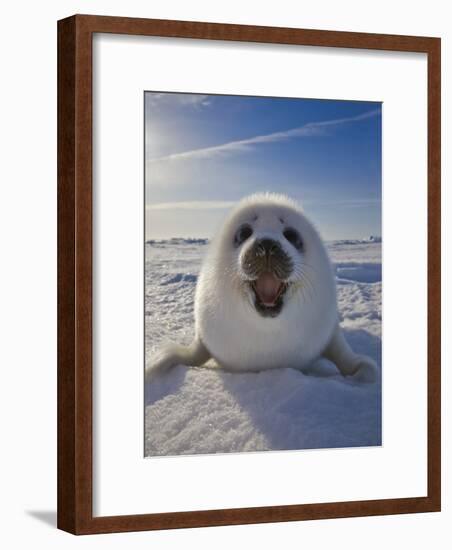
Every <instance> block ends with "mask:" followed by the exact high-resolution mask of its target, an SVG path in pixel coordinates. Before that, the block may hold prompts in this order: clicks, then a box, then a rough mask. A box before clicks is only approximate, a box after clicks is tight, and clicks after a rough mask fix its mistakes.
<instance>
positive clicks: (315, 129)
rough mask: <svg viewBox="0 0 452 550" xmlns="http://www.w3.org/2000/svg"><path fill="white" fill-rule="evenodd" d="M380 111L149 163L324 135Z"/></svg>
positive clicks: (232, 142)
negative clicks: (335, 128)
mask: <svg viewBox="0 0 452 550" xmlns="http://www.w3.org/2000/svg"><path fill="white" fill-rule="evenodd" d="M380 113H381V110H380V109H374V110H372V111H367V112H366V113H362V114H360V115H357V116H354V117H348V118H338V119H334V120H323V121H320V122H309V123H307V124H304V125H303V126H298V127H296V128H291V129H290V130H284V131H282V132H273V133H271V134H264V135H260V136H253V137H250V138H247V139H241V140H236V141H229V142H228V143H223V144H221V145H214V146H212V147H204V148H202V149H193V150H191V151H184V152H182V153H174V154H172V155H166V156H164V157H159V158H155V159H149V160H148V161H147V163H148V164H153V163H159V162H173V161H181V160H191V159H208V158H212V157H216V156H224V155H233V154H236V153H243V152H246V151H249V150H251V149H254V148H255V146H257V145H260V144H262V143H274V142H279V141H287V140H290V139H293V138H299V137H308V136H315V135H323V134H324V133H325V130H326V129H328V128H334V127H338V126H342V125H343V124H349V123H353V122H358V121H361V120H365V119H368V118H372V117H375V116H378V115H380Z"/></svg>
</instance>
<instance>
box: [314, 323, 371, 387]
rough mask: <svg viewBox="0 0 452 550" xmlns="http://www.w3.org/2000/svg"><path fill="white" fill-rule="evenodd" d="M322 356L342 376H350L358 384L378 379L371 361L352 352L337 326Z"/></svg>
mask: <svg viewBox="0 0 452 550" xmlns="http://www.w3.org/2000/svg"><path fill="white" fill-rule="evenodd" d="M323 356H324V357H326V358H327V359H329V360H330V361H332V362H333V363H334V364H335V365H336V367H337V368H338V369H339V371H340V372H341V374H342V375H343V376H351V377H352V378H353V379H354V380H357V381H358V382H366V383H369V384H370V383H373V382H375V381H376V380H377V378H378V368H377V365H376V364H375V362H374V361H373V359H371V358H370V357H367V356H366V355H358V354H357V353H355V352H354V351H353V350H352V348H351V347H350V346H349V345H348V342H347V340H346V339H345V337H344V333H343V332H342V329H341V327H340V326H339V324H338V325H337V327H336V329H335V331H334V334H333V336H332V338H331V341H330V343H329V344H328V346H327V347H326V349H325V351H324V352H323Z"/></svg>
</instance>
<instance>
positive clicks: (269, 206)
mask: <svg viewBox="0 0 452 550" xmlns="http://www.w3.org/2000/svg"><path fill="white" fill-rule="evenodd" d="M243 223H247V224H249V225H251V227H252V229H253V235H252V236H251V237H250V238H249V239H248V240H247V241H245V242H244V243H243V245H241V246H240V247H235V246H234V244H233V243H234V235H235V234H236V231H237V229H238V228H239V227H240V226H241V225H242V224H243ZM286 227H292V228H294V229H296V230H297V231H298V232H299V234H300V235H301V237H302V240H303V249H302V251H301V252H300V251H298V250H296V249H295V248H294V247H293V246H292V245H291V244H290V243H289V242H288V241H287V240H286V239H285V237H284V235H283V230H284V229H285V228H286ZM264 237H265V238H271V239H273V240H276V241H278V242H279V243H280V244H281V246H282V247H283V249H284V250H285V252H286V253H287V254H288V255H289V256H290V257H291V259H292V262H293V265H294V270H293V274H292V275H291V276H290V277H289V279H288V282H289V283H290V285H289V288H288V290H287V292H286V294H285V295H284V297H283V300H284V305H283V308H282V310H281V312H280V313H279V315H277V316H276V317H262V316H261V315H259V313H258V312H257V310H256V308H255V307H254V295H253V292H252V290H251V288H250V286H249V284H247V282H246V280H245V279H246V276H245V275H244V273H243V272H242V269H241V258H242V255H243V254H245V253H246V250H247V249H248V248H249V247H250V246H252V245H253V242H254V240H255V239H259V238H264ZM195 325H196V326H195V332H196V336H195V340H194V342H193V343H192V345H191V346H190V348H184V351H183V352H182V350H181V348H180V347H179V348H178V350H179V351H178V353H176V352H175V349H174V347H173V348H171V349H168V352H165V351H163V352H161V353H160V354H159V356H158V358H155V360H154V361H153V366H152V367H151V369H152V372H156V371H157V370H161V369H162V368H168V367H169V366H172V365H174V364H177V363H179V362H184V363H185V364H188V365H200V364H203V363H204V362H205V361H206V360H207V358H208V357H209V356H211V357H213V358H214V359H215V360H216V361H217V363H218V364H219V365H220V366H222V367H224V368H226V369H228V370H234V371H249V370H253V371H254V370H256V371H257V370H264V369H272V368H279V367H293V368H297V369H303V368H305V367H307V366H308V365H309V364H310V363H311V362H312V361H313V360H315V359H317V358H318V357H320V356H321V355H325V356H326V357H328V358H329V359H331V360H332V361H333V362H334V363H335V364H336V365H337V367H338V368H339V370H340V371H341V372H342V373H343V374H344V375H354V376H355V377H356V378H357V379H359V380H364V381H373V380H374V379H375V378H376V367H375V364H374V363H373V361H372V360H371V359H369V358H367V357H362V356H358V355H356V354H355V353H354V352H353V351H352V350H351V348H350V347H349V346H348V344H347V342H346V341H345V338H344V337H343V335H342V331H341V329H340V327H339V324H338V313H337V300H336V285H335V277H334V271H333V269H332V266H331V263H330V261H329V258H328V254H327V251H326V249H325V246H324V245H323V242H322V240H321V238H320V236H319V234H318V233H317V231H316V230H315V228H314V226H313V225H312V224H311V222H310V221H309V220H308V219H307V217H306V216H305V214H304V213H303V211H302V210H301V209H300V207H299V206H297V204H296V203H295V202H293V201H292V200H290V199H289V198H287V197H285V196H282V195H275V194H269V193H267V194H257V195H252V196H250V197H248V198H245V199H243V200H242V201H240V203H239V204H238V205H237V206H236V208H234V210H233V211H232V212H231V213H230V215H229V216H228V218H227V220H226V221H225V223H224V224H223V227H222V228H221V230H220V232H219V233H218V234H217V235H216V237H215V238H214V239H213V241H212V242H211V244H210V247H209V251H208V253H207V256H206V258H205V261H204V263H203V266H202V269H201V273H200V275H199V278H198V283H197V286H196V296H195ZM190 349H192V350H196V353H193V354H191V352H190ZM200 350H203V351H200ZM149 374H150V372H148V373H147V375H148V376H149Z"/></svg>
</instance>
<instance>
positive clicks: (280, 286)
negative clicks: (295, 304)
mask: <svg viewBox="0 0 452 550" xmlns="http://www.w3.org/2000/svg"><path fill="white" fill-rule="evenodd" d="M287 287H288V284H287V283H284V282H283V281H281V279H278V277H276V275H274V274H273V273H270V272H264V273H261V274H260V275H259V277H258V278H257V279H256V280H254V281H252V283H251V288H252V289H253V292H254V296H255V300H254V304H255V306H256V309H257V311H258V312H259V313H260V314H261V315H263V316H269V317H275V316H276V315H278V313H279V312H280V311H281V308H282V305H283V299H282V298H283V295H284V293H285V292H286V290H287Z"/></svg>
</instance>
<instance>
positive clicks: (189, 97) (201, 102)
mask: <svg viewBox="0 0 452 550" xmlns="http://www.w3.org/2000/svg"><path fill="white" fill-rule="evenodd" d="M146 102H147V105H148V106H149V107H159V108H161V107H162V105H164V104H171V105H180V106H185V107H186V106H191V107H194V108H196V109H199V108H201V107H207V106H209V105H210V104H211V98H210V96H208V95H206V94H187V93H176V92H174V93H163V92H148V93H147V94H146Z"/></svg>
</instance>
